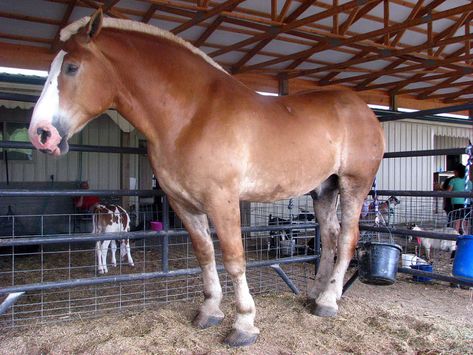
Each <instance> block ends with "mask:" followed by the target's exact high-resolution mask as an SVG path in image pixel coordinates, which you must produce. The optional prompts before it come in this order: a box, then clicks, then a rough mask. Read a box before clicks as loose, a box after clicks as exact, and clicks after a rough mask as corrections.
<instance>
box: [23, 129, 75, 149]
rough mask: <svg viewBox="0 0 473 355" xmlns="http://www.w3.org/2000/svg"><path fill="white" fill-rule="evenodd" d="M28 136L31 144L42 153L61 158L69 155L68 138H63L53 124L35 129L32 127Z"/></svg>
mask: <svg viewBox="0 0 473 355" xmlns="http://www.w3.org/2000/svg"><path fill="white" fill-rule="evenodd" d="M28 135H29V138H30V141H31V143H33V145H34V146H35V147H36V149H38V150H39V151H40V152H43V153H47V154H52V155H55V156H59V155H61V154H65V153H67V151H68V150H69V145H68V143H67V137H66V136H61V134H59V131H58V130H57V129H56V127H55V126H54V125H52V124H51V123H42V124H41V123H40V124H38V125H36V126H34V127H32V126H30V128H29V130H28Z"/></svg>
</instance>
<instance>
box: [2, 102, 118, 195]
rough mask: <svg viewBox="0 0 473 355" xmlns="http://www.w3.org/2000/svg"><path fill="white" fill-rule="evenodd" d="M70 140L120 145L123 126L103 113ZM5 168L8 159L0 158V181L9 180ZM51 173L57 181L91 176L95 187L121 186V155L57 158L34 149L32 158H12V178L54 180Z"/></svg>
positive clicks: (72, 154) (111, 187)
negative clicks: (119, 125) (24, 159)
mask: <svg viewBox="0 0 473 355" xmlns="http://www.w3.org/2000/svg"><path fill="white" fill-rule="evenodd" d="M25 112H27V111H25ZM70 143H74V144H78V143H82V144H91V145H105V146H119V145H120V129H119V127H118V126H117V125H116V124H115V123H114V122H113V121H112V120H111V119H109V118H108V117H106V116H102V117H100V118H98V119H96V120H94V121H92V122H91V123H90V124H89V125H87V126H86V127H85V128H84V130H83V131H82V132H81V133H79V134H77V135H75V136H74V137H72V139H71V140H70ZM81 163H82V164H81ZM5 172H6V166H5V161H4V160H0V182H6V173H5ZM52 176H53V179H54V181H80V180H88V181H89V183H90V187H91V188H93V189H118V188H120V155H119V154H105V153H79V152H70V153H68V154H66V155H65V156H62V157H60V158H55V157H52V156H47V155H45V154H42V153H40V152H38V151H34V152H33V160H32V161H21V160H10V161H9V178H10V181H11V182H25V183H26V182H33V181H34V182H51V181H52V179H51V177H52ZM25 187H27V185H25Z"/></svg>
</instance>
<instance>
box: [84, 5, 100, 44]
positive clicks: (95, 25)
mask: <svg viewBox="0 0 473 355" xmlns="http://www.w3.org/2000/svg"><path fill="white" fill-rule="evenodd" d="M102 22H103V12H102V8H99V9H98V10H97V11H95V13H94V14H93V15H92V16H91V17H90V20H89V23H88V24H87V36H88V39H89V41H90V40H92V39H94V38H95V37H97V36H98V34H99V33H100V30H101V29H102Z"/></svg>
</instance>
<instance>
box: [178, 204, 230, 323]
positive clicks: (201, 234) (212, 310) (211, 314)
mask: <svg viewBox="0 0 473 355" xmlns="http://www.w3.org/2000/svg"><path fill="white" fill-rule="evenodd" d="M169 203H170V204H171V206H172V208H173V210H174V211H175V212H176V213H177V215H178V216H179V218H180V219H181V221H182V223H183V224H184V226H185V227H186V229H187V231H188V232H189V234H190V237H191V241H192V247H193V249H194V253H195V255H196V257H197V261H198V262H199V265H200V268H201V269H202V280H203V283H204V298H205V300H204V303H203V304H202V306H201V307H200V310H199V313H198V314H197V316H196V317H195V318H194V320H193V322H192V323H193V324H194V325H195V326H196V327H199V328H208V327H211V326H214V325H217V324H219V323H220V322H221V321H222V320H223V318H224V314H223V312H222V311H221V310H220V302H221V301H222V297H223V294H222V287H221V286H220V280H219V278H218V273H217V267H216V264H215V253H214V246H213V243H212V238H211V237H210V229H209V222H208V219H207V216H206V215H205V214H202V213H195V212H192V211H190V210H189V209H187V208H185V207H183V206H181V205H180V204H178V203H177V202H175V201H172V200H171V199H169Z"/></svg>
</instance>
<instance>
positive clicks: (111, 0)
mask: <svg viewBox="0 0 473 355" xmlns="http://www.w3.org/2000/svg"><path fill="white" fill-rule="evenodd" d="M119 1H120V0H105V2H104V4H103V6H102V11H103V12H108V11H109V10H111V9H112V7H114V6H115V5H116V4H117V3H118V2H119Z"/></svg>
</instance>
